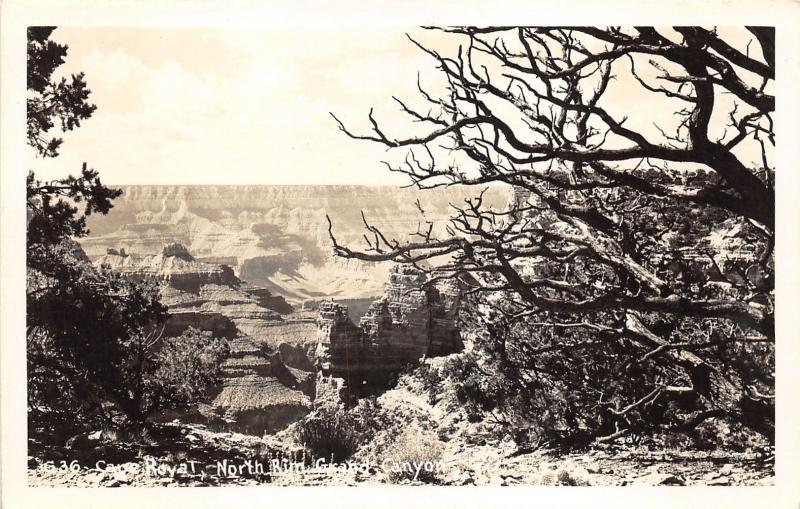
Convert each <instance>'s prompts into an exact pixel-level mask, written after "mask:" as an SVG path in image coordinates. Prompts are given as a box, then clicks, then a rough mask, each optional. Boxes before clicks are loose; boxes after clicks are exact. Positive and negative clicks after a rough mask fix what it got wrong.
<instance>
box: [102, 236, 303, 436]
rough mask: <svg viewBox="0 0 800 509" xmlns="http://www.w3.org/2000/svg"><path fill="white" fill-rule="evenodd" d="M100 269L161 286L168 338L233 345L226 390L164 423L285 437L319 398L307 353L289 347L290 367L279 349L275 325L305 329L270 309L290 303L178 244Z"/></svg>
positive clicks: (118, 255)
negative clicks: (187, 334) (191, 332)
mask: <svg viewBox="0 0 800 509" xmlns="http://www.w3.org/2000/svg"><path fill="white" fill-rule="evenodd" d="M95 263H96V264H97V265H100V266H103V267H106V268H107V269H110V270H115V271H118V272H120V273H122V274H125V275H127V276H129V277H132V278H141V279H146V278H147V279H151V278H155V279H157V280H160V281H161V282H162V283H163V284H162V286H161V295H160V297H161V302H162V303H164V304H165V305H166V306H167V307H168V310H169V318H168V319H167V322H166V324H165V328H164V335H165V337H170V336H178V335H180V334H181V333H182V332H183V331H184V330H185V329H187V328H188V327H195V328H197V329H201V330H207V331H211V332H212V333H213V334H214V335H215V336H217V337H224V338H228V339H229V343H230V345H231V355H230V356H229V358H228V359H226V360H225V362H224V364H223V366H222V369H223V373H224V382H223V384H222V385H221V386H220V387H218V388H217V389H216V390H215V391H212V394H211V395H210V399H209V400H207V401H206V402H205V403H203V404H200V405H198V406H197V407H196V408H194V409H191V410H190V411H188V412H183V413H180V414H175V413H168V414H165V415H164V416H162V418H164V419H168V420H169V419H173V418H179V419H181V420H182V421H184V422H197V423H204V424H207V425H209V426H211V427H212V428H214V429H219V430H233V431H239V432H244V433H253V434H259V435H260V434H262V433H265V432H267V433H271V432H274V431H277V430H280V429H282V428H284V427H285V426H287V425H288V424H290V423H291V422H294V421H295V420H297V419H299V418H300V417H302V416H303V415H305V414H306V413H307V412H308V411H309V409H310V406H311V400H312V398H313V397H314V395H315V376H316V374H315V373H314V372H313V366H310V364H311V363H310V361H308V359H307V358H306V362H305V363H304V362H303V355H302V352H303V349H302V347H297V349H298V351H295V350H293V349H292V346H293V345H292V344H287V347H284V350H286V353H287V356H288V357H290V359H291V365H287V364H286V363H284V362H283V357H282V352H281V350H280V348H279V347H280V346H281V344H282V343H281V342H279V341H280V340H287V338H286V337H285V336H286V334H287V331H285V330H281V329H280V328H279V327H277V326H278V325H279V324H282V323H284V322H286V325H287V327H290V328H291V327H293V326H296V325H297V322H298V321H300V322H302V316H301V318H299V319H298V318H293V319H288V320H284V318H283V317H282V315H281V314H280V313H279V312H278V311H275V310H274V309H272V308H273V307H278V309H279V310H280V311H284V312H286V311H291V307H290V306H288V305H287V303H286V301H285V300H283V299H282V298H280V297H276V296H274V295H272V294H271V292H270V291H269V290H268V289H265V288H258V287H252V286H248V285H245V284H244V283H243V282H242V281H240V280H239V278H237V277H236V276H235V275H234V274H233V271H232V270H231V269H230V268H229V267H225V266H220V265H216V264H212V263H205V262H200V261H198V260H196V259H195V258H194V257H193V256H192V255H191V254H190V253H189V251H188V250H187V249H186V248H185V247H184V246H183V245H180V244H177V243H170V244H168V245H167V246H165V247H164V248H163V250H162V251H161V253H159V254H157V255H145V256H141V255H137V254H128V253H127V252H126V251H125V250H123V249H113V248H112V249H108V250H107V252H106V254H105V255H104V256H103V257H101V258H99V259H97V260H96V261H95ZM299 342H300V343H303V339H302V338H301V339H300V341H299ZM294 364H297V365H298V366H299V368H303V367H310V369H308V370H305V371H304V370H303V369H299V368H298V367H293V365H294Z"/></svg>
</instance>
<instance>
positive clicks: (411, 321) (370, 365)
mask: <svg viewBox="0 0 800 509" xmlns="http://www.w3.org/2000/svg"><path fill="white" fill-rule="evenodd" d="M462 191H463V190H461V189H446V190H438V189H437V190H435V191H428V192H421V191H418V190H408V189H397V188H368V187H342V186H286V187H243V188H242V187H226V186H211V187H208V186H198V187H192V186H179V187H158V186H134V187H126V188H123V195H122V197H120V198H119V199H118V200H116V201H115V207H114V208H113V209H112V210H111V212H110V213H109V214H108V215H107V216H91V220H90V221H89V225H88V226H89V228H90V229H91V234H90V236H88V237H87V238H84V239H82V240H81V247H82V249H83V250H84V251H85V252H86V255H87V256H88V258H89V259H90V260H91V261H92V263H93V264H94V265H96V266H98V267H105V268H107V269H110V270H113V271H116V272H119V273H122V274H125V275H126V276H128V277H131V278H150V277H154V278H157V279H159V280H160V281H161V282H162V285H161V299H162V302H163V303H164V304H165V305H167V306H168V308H169V319H168V321H167V323H166V325H165V332H164V334H165V335H166V336H176V335H179V334H181V333H182V332H183V331H184V330H186V329H187V328H188V327H195V328H198V329H201V330H207V331H211V332H212V333H214V334H215V335H216V336H218V337H224V338H227V339H228V341H229V345H230V352H231V353H230V356H229V357H228V359H227V360H226V361H225V362H224V364H223V366H222V368H223V374H224V380H223V383H222V384H221V385H220V386H219V387H217V388H216V389H215V390H214V391H213V392H212V394H210V395H209V397H208V399H207V401H205V402H204V403H202V404H200V405H198V406H197V407H196V408H193V409H191V410H190V411H189V412H182V413H181V414H172V413H167V414H165V415H163V416H161V417H160V419H162V420H170V419H174V418H178V419H180V420H181V421H184V422H195V423H202V424H205V425H208V426H209V427H211V428H212V429H218V430H224V431H239V432H244V433H248V434H253V435H261V434H264V433H273V432H276V431H279V430H281V429H283V428H285V427H286V426H288V425H289V424H291V423H292V422H294V421H296V420H297V419H299V418H301V417H302V416H304V415H306V414H307V413H308V412H310V411H311V409H312V407H313V404H314V401H316V400H321V399H326V398H331V397H332V398H335V399H337V400H339V399H345V400H348V399H350V398H352V397H360V396H362V395H367V394H377V393H380V392H381V391H383V390H386V389H387V388H388V387H390V386H391V384H392V381H393V380H394V379H396V376H397V374H398V373H400V372H401V371H402V370H404V369H406V368H407V367H408V366H409V365H411V364H414V363H416V362H418V361H419V360H420V359H423V358H425V357H434V356H438V355H447V354H449V353H452V352H456V351H458V350H460V349H461V338H460V335H459V331H458V327H457V319H458V312H459V306H460V293H461V292H460V288H459V287H458V286H457V285H456V284H455V283H453V282H436V284H432V285H425V283H426V281H427V276H426V274H425V273H423V272H421V271H420V270H418V269H415V268H413V267H409V266H402V265H394V264H391V263H380V264H378V263H367V262H360V261H355V260H347V261H345V260H341V259H337V258H335V257H334V256H333V254H332V248H331V247H332V246H331V241H330V238H329V233H328V222H327V218H326V214H327V215H328V216H329V217H330V219H331V223H332V224H333V230H334V233H335V235H336V237H337V240H338V241H339V242H340V243H342V244H350V245H353V244H356V243H358V242H359V240H360V238H361V236H362V235H363V231H364V222H363V221H364V220H363V218H362V212H363V214H364V217H366V218H367V219H368V220H369V221H370V222H371V223H372V224H375V225H377V226H379V227H380V228H381V229H382V230H383V231H384V234H385V235H386V236H387V237H388V238H396V239H404V238H405V239H407V238H409V234H410V233H413V232H414V231H417V230H418V228H420V225H424V224H426V223H425V221H428V222H430V223H433V224H434V228H437V229H442V228H443V226H444V222H445V220H446V218H447V217H449V213H450V210H449V209H450V206H451V204H456V203H459V202H462V203H463V200H464V199H465V197H466V195H465V194H464V193H463V192H462ZM487 195H488V197H487ZM484 200H491V203H496V206H497V207H498V208H500V207H505V206H506V203H507V202H508V200H507V193H505V190H504V189H501V188H494V189H491V190H490V191H489V192H487V193H486V195H485V196H484ZM356 322H357V323H358V325H356Z"/></svg>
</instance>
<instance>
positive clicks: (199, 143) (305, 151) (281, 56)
mask: <svg viewBox="0 0 800 509" xmlns="http://www.w3.org/2000/svg"><path fill="white" fill-rule="evenodd" d="M740 32H741V31H740ZM407 33H409V34H411V35H412V36H413V37H414V38H416V39H418V40H421V41H423V42H425V43H427V44H429V45H433V46H435V47H439V48H441V47H447V45H448V44H450V43H449V42H448V41H449V40H448V39H445V37H447V36H442V35H440V34H439V33H438V32H433V33H432V32H428V31H423V30H421V29H417V28H411V29H409V30H402V29H397V28H385V27H381V28H352V27H350V28H342V27H340V28H320V27H307V28H297V27H295V28H275V27H273V28H158V27H152V28H110V27H108V28H98V27H92V28H76V27H62V28H58V29H57V30H56V31H55V32H53V34H52V36H51V38H52V39H53V40H55V41H58V42H60V43H63V44H67V45H68V46H69V50H68V54H67V59H66V63H65V64H64V65H62V66H61V67H59V68H58V70H57V75H58V76H69V75H70V74H73V73H77V72H81V71H82V72H84V73H85V74H86V81H87V83H88V86H89V88H90V89H91V91H92V93H91V96H90V101H91V102H93V103H94V104H96V105H97V110H96V111H95V113H94V114H93V115H92V117H91V118H90V119H88V120H86V121H84V122H83V123H82V125H81V126H80V127H79V128H77V129H76V130H74V131H71V132H67V133H65V134H64V135H63V138H64V143H63V145H62V147H61V150H60V152H61V155H60V156H59V157H57V158H55V159H41V158H38V157H32V159H33V160H32V161H31V163H30V165H31V167H32V168H33V169H34V170H35V171H36V173H37V176H39V177H40V178H44V179H55V178H62V177H64V176H65V175H66V174H68V173H73V174H74V173H77V172H78V171H79V169H80V167H81V164H82V163H83V162H84V161H85V162H87V163H88V165H89V166H90V167H92V168H94V169H96V170H98V171H99V172H100V175H101V177H102V178H103V180H104V182H105V183H107V184H114V185H124V184H230V185H255V184H269V185H275V184H279V185H280V184H362V185H378V184H390V185H402V184H408V180H407V178H406V177H404V176H403V175H399V174H396V173H392V172H390V171H388V169H387V168H386V167H385V166H384V165H383V164H382V163H381V161H383V160H389V161H391V162H397V161H398V158H399V157H402V156H404V154H405V151H403V153H402V154H400V155H398V153H397V152H398V151H392V152H391V153H387V150H386V148H385V147H384V146H382V145H379V144H376V143H371V142H366V141H357V140H352V139H350V138H348V137H347V136H346V135H345V134H344V133H342V132H340V131H339V130H338V127H337V124H336V122H335V120H334V119H333V118H332V117H331V116H330V112H333V113H335V114H336V116H337V117H338V118H340V119H342V120H343V121H344V123H345V124H346V125H347V126H348V128H351V129H352V130H354V131H359V132H367V131H368V130H369V127H370V124H369V121H368V118H367V114H368V112H369V110H370V108H372V107H374V109H375V116H376V118H377V119H378V120H379V121H380V123H381V125H391V130H392V133H393V134H404V133H407V134H410V133H411V132H414V131H411V129H412V128H413V127H414V124H411V123H409V120H408V118H407V117H405V116H404V115H402V114H401V113H400V111H399V106H398V105H397V104H396V103H395V102H394V101H393V100H392V96H397V97H399V98H402V99H403V100H406V101H408V102H409V104H411V105H412V106H414V105H417V106H419V105H421V104H422V103H420V102H419V101H420V98H419V93H418V91H417V89H416V83H417V76H418V74H419V77H420V78H419V79H420V82H421V83H422V85H423V87H424V88H425V89H427V90H432V91H435V90H437V89H441V87H442V86H443V82H442V76H441V74H440V73H439V71H437V70H436V69H435V61H434V60H433V59H432V58H431V57H429V56H428V55H426V54H424V53H423V52H422V51H420V50H419V49H418V48H416V47H415V46H414V45H413V44H412V43H411V41H409V40H408V38H407V36H406V34H407ZM738 42H741V43H742V44H744V43H745V42H746V40H745V39H740V40H739V41H738ZM445 53H447V51H445ZM628 65H629V64H628V63H627V61H619V62H617V63H615V66H617V67H616V68H615V72H616V73H617V75H618V78H617V79H615V82H614V86H612V87H610V88H609V90H608V91H607V93H606V94H605V95H604V97H603V106H604V107H606V108H608V109H609V111H610V112H611V113H612V114H614V115H615V116H616V117H617V118H622V117H623V116H628V117H629V119H628V120H627V121H626V122H627V123H626V126H627V127H629V128H634V129H638V130H640V131H641V132H643V133H645V134H647V135H648V136H650V137H651V139H656V138H652V137H653V136H656V137H657V136H658V133H657V131H656V130H655V129H654V127H653V125H652V124H653V121H654V120H658V119H659V115H660V114H659V112H662V114H663V118H661V120H660V122H666V123H670V122H673V123H674V122H675V121H676V118H675V117H674V116H673V115H672V112H673V111H674V109H675V107H676V105H675V104H672V105H666V106H665V105H664V104H661V103H660V101H664V100H665V98H664V96H662V95H660V94H652V93H648V92H646V91H644V90H643V89H641V87H640V86H639V85H638V84H637V83H635V82H633V80H632V79H631V78H630V77H628V81H627V82H626V81H625V75H626V74H628V73H629V70H628V69H627V66H628ZM645 67H646V66H645V65H644V62H642V66H641V67H640V69H641V70H640V73H641V72H646V71H645V70H644V68H645ZM617 71H619V72H617ZM718 100H719V101H720V102H722V101H724V100H726V99H725V96H724V95H720V96H719V99H718ZM415 101H416V102H415ZM673 101H674V100H673ZM632 105H633V109H632ZM682 106H684V105H682V104H678V107H682ZM423 111H424V110H423ZM641 113H646V114H644V115H642V114H641ZM719 114H720V115H722V116H721V117H720V118H718V119H717V122H716V124H715V125H716V126H717V127H719V131H720V132H719V133H718V134H721V131H722V127H723V125H724V123H725V122H726V121H727V108H720V109H719ZM663 127H667V126H666V125H663ZM31 152H32V155H33V151H31ZM756 157H757V154H755V153H753V154H750V155H748V157H746V159H750V160H755V158H756Z"/></svg>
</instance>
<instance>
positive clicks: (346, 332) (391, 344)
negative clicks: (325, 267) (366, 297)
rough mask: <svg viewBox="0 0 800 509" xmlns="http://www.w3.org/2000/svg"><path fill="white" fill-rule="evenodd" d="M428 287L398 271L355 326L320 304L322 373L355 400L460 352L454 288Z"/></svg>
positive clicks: (419, 277)
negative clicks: (424, 362) (422, 363)
mask: <svg viewBox="0 0 800 509" xmlns="http://www.w3.org/2000/svg"><path fill="white" fill-rule="evenodd" d="M426 281H427V277H426V275H425V274H424V273H423V272H421V271H419V270H417V269H415V268H413V267H410V266H405V265H398V266H396V267H395V268H394V269H393V270H392V272H391V275H390V279H389V284H388V286H387V289H386V293H385V295H384V297H382V298H381V299H379V300H377V301H375V302H374V303H373V304H372V305H371V306H370V307H369V309H368V310H367V312H366V313H365V314H364V316H363V317H362V318H361V320H360V321H359V325H358V326H356V325H355V324H354V323H353V322H352V320H351V319H350V317H349V315H348V311H347V307H346V306H344V305H342V304H339V303H337V302H335V301H333V300H329V301H325V302H322V303H321V304H320V306H319V318H318V319H317V328H318V346H317V352H316V355H317V359H318V362H319V367H320V368H321V371H322V373H323V374H324V375H330V376H333V377H341V378H343V379H344V380H345V383H346V384H347V387H348V388H349V389H350V391H351V393H352V392H354V393H356V394H358V393H362V392H364V391H371V390H373V389H382V388H385V387H386V386H387V385H389V384H390V383H391V381H392V379H393V378H394V376H395V375H396V373H397V372H399V371H401V370H402V369H404V368H405V367H407V366H408V365H409V364H414V363H416V362H418V361H419V360H420V359H421V358H423V357H434V356H440V355H448V354H450V353H453V352H456V351H459V350H460V349H461V348H462V344H461V337H460V333H459V330H458V327H457V318H458V312H459V306H460V300H461V293H460V290H459V287H458V284H457V283H456V282H449V281H446V282H437V283H436V284H433V285H430V286H428V287H423V284H424V283H425V282H426Z"/></svg>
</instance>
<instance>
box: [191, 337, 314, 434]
mask: <svg viewBox="0 0 800 509" xmlns="http://www.w3.org/2000/svg"><path fill="white" fill-rule="evenodd" d="M230 346H231V354H230V356H229V357H228V359H226V360H225V362H224V363H223V365H222V371H223V376H224V382H223V384H222V386H221V387H220V388H219V389H218V391H217V392H216V394H215V395H214V397H213V399H211V400H210V401H209V402H208V403H207V404H203V405H200V406H199V407H198V413H199V414H200V416H202V418H200V419H197V418H195V419H194V420H195V421H198V420H199V421H201V422H204V423H205V424H207V425H208V426H210V427H211V428H212V429H221V430H222V429H225V430H235V431H239V432H242V433H249V434H254V435H262V434H264V433H273V432H275V431H279V430H281V429H283V428H285V427H286V426H288V425H289V424H291V423H292V422H295V421H296V420H298V419H300V418H301V417H303V416H304V415H306V414H307V413H308V412H310V410H311V401H312V399H313V398H314V395H315V375H314V373H311V372H306V371H301V370H298V369H293V368H290V367H288V366H286V364H284V362H283V360H282V358H281V354H280V353H279V352H275V353H273V354H271V355H269V354H265V353H264V351H263V350H262V348H260V347H259V346H258V345H257V344H256V343H255V342H254V341H253V340H252V338H249V337H246V336H243V337H238V338H236V339H234V340H232V341H230Z"/></svg>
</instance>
